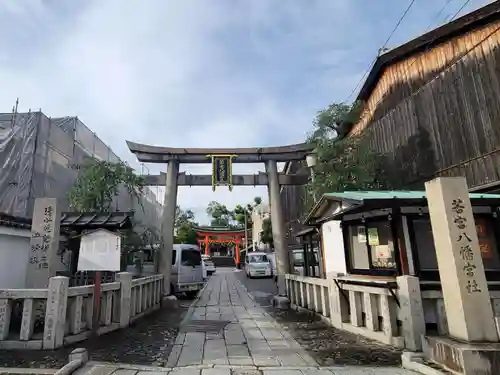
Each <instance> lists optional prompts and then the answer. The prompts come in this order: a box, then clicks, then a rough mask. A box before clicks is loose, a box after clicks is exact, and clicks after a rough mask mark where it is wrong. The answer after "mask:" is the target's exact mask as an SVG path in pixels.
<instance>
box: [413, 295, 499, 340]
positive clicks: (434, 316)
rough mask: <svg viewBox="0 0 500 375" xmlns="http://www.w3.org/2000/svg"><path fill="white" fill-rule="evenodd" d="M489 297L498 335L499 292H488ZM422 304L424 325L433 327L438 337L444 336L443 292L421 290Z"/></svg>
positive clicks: (445, 330)
mask: <svg viewBox="0 0 500 375" xmlns="http://www.w3.org/2000/svg"><path fill="white" fill-rule="evenodd" d="M490 297H491V306H492V308H493V312H494V316H495V320H496V324H497V330H498V331H499V335H500V290H490ZM422 303H423V308H424V316H425V323H427V324H430V325H431V326H435V327H436V329H437V333H438V334H439V335H440V336H446V335H447V334H448V321H447V318H446V310H445V308H444V299H443V292H442V291H441V290H423V291H422Z"/></svg>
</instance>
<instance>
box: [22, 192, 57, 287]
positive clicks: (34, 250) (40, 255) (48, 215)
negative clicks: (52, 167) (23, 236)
mask: <svg viewBox="0 0 500 375" xmlns="http://www.w3.org/2000/svg"><path fill="white" fill-rule="evenodd" d="M60 225H61V212H60V210H59V207H58V204H57V199H56V198H37V199H35V209H34V211H33V220H32V223H31V240H30V252H29V257H28V259H27V261H28V267H27V269H26V288H47V286H48V285H49V278H50V277H52V276H55V275H56V267H57V263H58V255H57V253H58V251H59V229H60Z"/></svg>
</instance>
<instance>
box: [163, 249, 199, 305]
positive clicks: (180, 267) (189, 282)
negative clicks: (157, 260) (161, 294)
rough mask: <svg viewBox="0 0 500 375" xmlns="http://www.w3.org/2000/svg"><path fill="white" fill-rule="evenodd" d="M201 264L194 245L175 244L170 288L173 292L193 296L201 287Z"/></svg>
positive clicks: (197, 250)
mask: <svg viewBox="0 0 500 375" xmlns="http://www.w3.org/2000/svg"><path fill="white" fill-rule="evenodd" d="M203 286H204V282H203V264H202V259H201V251H200V248H199V247H198V246H196V245H185V244H175V245H174V248H173V250H172V273H171V276H170V288H171V291H172V293H173V294H180V293H185V294H186V295H187V296H188V297H191V298H194V297H196V295H197V294H198V292H199V291H200V290H201V289H202V288H203Z"/></svg>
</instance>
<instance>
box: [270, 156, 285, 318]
mask: <svg viewBox="0 0 500 375" xmlns="http://www.w3.org/2000/svg"><path fill="white" fill-rule="evenodd" d="M266 172H267V173H268V177H269V187H268V191H269V206H270V208H271V222H272V231H273V243H274V249H275V252H276V271H277V273H278V295H277V296H276V297H275V299H274V302H275V305H276V307H279V308H287V307H288V304H289V302H290V301H289V300H288V298H287V297H286V294H287V292H286V281H285V275H286V274H287V272H288V268H289V267H288V264H289V262H288V254H287V249H286V245H285V236H284V234H285V231H284V221H283V208H282V204H281V195H280V185H279V180H278V165H277V163H276V161H274V160H268V161H267V162H266Z"/></svg>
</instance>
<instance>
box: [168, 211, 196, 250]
mask: <svg viewBox="0 0 500 375" xmlns="http://www.w3.org/2000/svg"><path fill="white" fill-rule="evenodd" d="M196 226H198V224H197V223H196V222H195V221H194V213H193V211H191V210H183V209H181V208H180V207H179V206H177V207H176V210H175V221H174V227H175V233H176V234H175V239H174V241H175V243H184V244H191V245H196V243H197V237H196V231H195V229H194V228H195V227H196Z"/></svg>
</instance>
